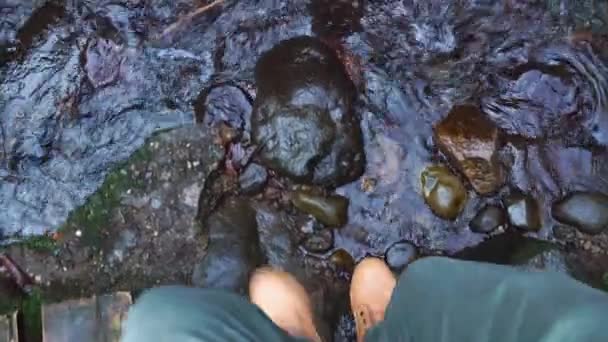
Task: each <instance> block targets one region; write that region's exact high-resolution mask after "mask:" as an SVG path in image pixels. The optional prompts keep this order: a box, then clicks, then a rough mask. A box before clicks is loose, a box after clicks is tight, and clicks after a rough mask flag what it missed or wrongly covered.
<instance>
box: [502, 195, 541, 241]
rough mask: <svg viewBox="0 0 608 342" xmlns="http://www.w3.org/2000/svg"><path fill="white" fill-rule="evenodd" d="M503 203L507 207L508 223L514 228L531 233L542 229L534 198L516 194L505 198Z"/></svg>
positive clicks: (538, 210)
mask: <svg viewBox="0 0 608 342" xmlns="http://www.w3.org/2000/svg"><path fill="white" fill-rule="evenodd" d="M504 203H505V206H506V207H507V213H508V215H509V222H511V224H512V225H513V226H514V227H517V228H519V229H522V230H526V231H533V232H536V231H539V230H540V229H541V228H542V222H541V220H540V209H539V208H538V202H536V200H535V199H534V198H532V197H530V196H529V195H524V194H522V193H519V192H516V193H513V194H511V195H509V196H507V198H505V201H504Z"/></svg>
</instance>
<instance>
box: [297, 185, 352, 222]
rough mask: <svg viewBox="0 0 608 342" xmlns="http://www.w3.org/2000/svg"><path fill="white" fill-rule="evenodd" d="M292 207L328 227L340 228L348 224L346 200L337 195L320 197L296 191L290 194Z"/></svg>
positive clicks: (347, 202)
mask: <svg viewBox="0 0 608 342" xmlns="http://www.w3.org/2000/svg"><path fill="white" fill-rule="evenodd" d="M291 202H292V203H293V205H294V206H295V207H296V208H298V209H299V210H301V211H302V212H305V213H307V214H310V215H312V216H313V217H314V218H316V219H317V220H318V221H319V222H321V223H323V224H324V225H326V226H329V227H342V226H344V225H345V224H346V223H347V222H348V204H349V201H348V198H346V197H344V196H339V195H329V196H322V195H317V194H314V193H311V192H308V191H303V190H298V191H295V192H294V193H293V194H292V197H291Z"/></svg>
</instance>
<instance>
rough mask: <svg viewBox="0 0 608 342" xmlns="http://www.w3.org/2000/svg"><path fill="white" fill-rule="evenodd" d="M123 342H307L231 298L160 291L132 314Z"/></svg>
mask: <svg viewBox="0 0 608 342" xmlns="http://www.w3.org/2000/svg"><path fill="white" fill-rule="evenodd" d="M121 340H122V341H123V342H202V341H204V342H227V341H288V342H292V341H294V342H295V341H304V340H303V339H297V338H293V337H290V336H289V335H287V333H286V332H284V331H283V330H281V329H280V328H279V327H277V326H276V325H275V324H274V323H273V322H272V321H271V320H270V319H269V318H268V317H267V316H266V315H265V314H264V313H263V312H262V311H261V310H260V309H259V308H258V307H257V306H255V305H253V304H251V303H250V302H249V301H247V299H245V298H243V297H241V296H238V295H236V294H233V293H229V292H225V291H220V290H210V289H197V288H188V287H177V286H170V287H161V288H157V289H153V290H150V291H148V292H146V293H145V294H143V295H142V296H141V298H140V299H139V300H138V301H137V303H136V304H135V305H134V306H133V307H132V308H131V310H129V315H128V317H127V322H126V324H125V326H124V330H123V336H122V339H121Z"/></svg>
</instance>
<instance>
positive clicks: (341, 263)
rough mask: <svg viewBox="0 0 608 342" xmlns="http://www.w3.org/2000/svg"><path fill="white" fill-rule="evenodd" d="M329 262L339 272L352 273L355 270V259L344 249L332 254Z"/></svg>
mask: <svg viewBox="0 0 608 342" xmlns="http://www.w3.org/2000/svg"><path fill="white" fill-rule="evenodd" d="M329 261H331V263H332V264H333V265H334V266H335V267H336V268H337V269H338V270H340V271H344V272H349V273H352V271H353V270H354V269H355V259H354V258H353V257H352V255H350V253H348V252H347V251H345V250H344V249H338V250H336V251H335V252H333V253H332V255H331V256H330V257H329Z"/></svg>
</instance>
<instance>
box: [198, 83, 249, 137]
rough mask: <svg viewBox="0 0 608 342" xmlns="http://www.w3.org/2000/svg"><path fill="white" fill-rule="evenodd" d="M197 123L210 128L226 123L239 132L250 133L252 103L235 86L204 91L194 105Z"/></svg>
mask: <svg viewBox="0 0 608 342" xmlns="http://www.w3.org/2000/svg"><path fill="white" fill-rule="evenodd" d="M194 112H195V115H196V121H197V122H201V123H203V124H205V125H208V126H216V125H219V124H220V123H226V124H228V125H229V126H230V127H232V128H234V129H236V130H238V131H242V130H245V131H248V130H249V128H250V127H248V126H249V124H250V120H251V102H250V99H249V97H248V95H247V94H246V93H245V92H244V91H242V90H241V89H240V88H239V87H237V86H234V85H219V86H215V87H212V88H210V89H205V90H203V91H202V92H201V93H200V94H199V96H198V98H197V99H196V101H195V103H194Z"/></svg>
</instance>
